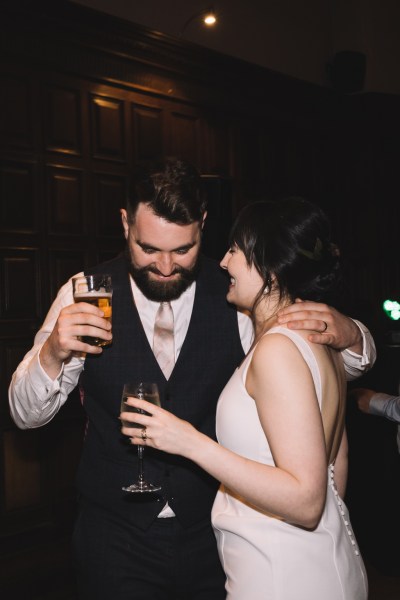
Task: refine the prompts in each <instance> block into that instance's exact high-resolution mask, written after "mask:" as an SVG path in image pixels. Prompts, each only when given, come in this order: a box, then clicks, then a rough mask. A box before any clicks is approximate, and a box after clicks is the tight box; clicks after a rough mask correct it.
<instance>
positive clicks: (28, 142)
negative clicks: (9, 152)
mask: <svg viewBox="0 0 400 600" xmlns="http://www.w3.org/2000/svg"><path fill="white" fill-rule="evenodd" d="M0 89H1V90H2V93H1V94H0V145H1V146H4V147H6V148H13V147H16V148H24V149H25V148H30V147H32V143H33V137H32V136H33V132H32V110H31V100H32V90H31V86H30V82H29V81H27V80H26V79H25V78H24V77H23V76H21V77H20V78H19V77H11V76H7V75H4V74H0Z"/></svg>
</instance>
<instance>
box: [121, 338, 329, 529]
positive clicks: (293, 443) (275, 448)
mask: <svg viewBox="0 0 400 600" xmlns="http://www.w3.org/2000/svg"><path fill="white" fill-rule="evenodd" d="M289 365H290V368H289ZM247 386H248V390H249V392H250V395H251V396H252V397H253V398H254V399H255V402H256V404H257V409H258V413H259V417H260V421H261V424H262V426H263V428H264V431H265V433H266V436H267V439H268V441H269V444H270V446H271V450H272V453H273V457H274V461H275V464H276V466H275V467H273V466H269V465H265V464H261V463H259V462H256V461H252V460H249V459H247V458H244V457H242V456H239V455H237V454H235V453H234V452H231V451H230V450H228V449H226V448H224V447H222V446H221V445H219V444H217V443H216V442H214V441H213V440H211V439H210V438H208V437H207V436H205V435H204V434H202V433H200V432H198V431H197V430H196V429H194V427H193V426H192V425H190V424H189V423H187V422H186V421H182V420H180V419H178V418H177V417H175V416H174V415H172V414H171V413H169V412H167V411H165V410H163V409H161V408H159V407H155V406H153V405H151V404H149V403H147V402H145V401H143V400H138V399H131V400H129V404H132V405H133V406H136V407H138V408H143V409H145V410H146V411H148V412H149V413H150V414H151V415H152V416H150V417H149V416H145V415H138V414H135V413H123V415H121V416H122V418H123V419H124V420H131V421H132V422H137V423H139V424H141V425H143V426H146V428H147V442H146V443H147V445H149V446H152V447H154V448H158V449H160V450H164V451H166V452H171V453H174V454H180V455H182V456H185V457H187V458H189V459H191V460H193V461H194V462H195V463H197V464H198V465H199V466H200V467H202V468H203V469H204V470H205V471H207V472H208V473H210V474H211V475H212V476H213V477H215V478H216V479H218V480H219V481H221V482H222V483H223V484H224V485H225V486H227V487H228V488H230V489H231V490H232V491H234V492H235V493H237V494H239V495H240V496H242V497H243V498H245V499H246V500H247V501H248V502H250V503H252V504H254V505H255V506H257V507H259V508H260V509H262V510H264V511H267V512H270V513H272V514H274V515H277V516H279V517H281V518H283V519H285V520H287V521H289V522H292V523H296V524H298V525H301V526H303V527H307V528H313V527H315V526H316V525H317V523H318V521H319V518H320V515H321V512H322V510H323V505H324V501H325V494H326V481H327V460H326V450H325V440H324V434H323V428H322V421H321V414H320V410H319V406H318V402H317V398H316V395H315V390H314V384H313V381H312V377H311V374H310V371H309V368H308V367H307V365H306V363H305V362H304V360H303V358H302V356H301V355H300V353H299V351H298V350H297V348H296V347H295V345H294V344H293V343H292V342H291V340H289V339H287V338H286V337H284V336H281V335H277V334H271V335H268V336H266V337H265V338H263V340H262V341H261V342H260V343H259V344H258V346H257V349H256V351H255V353H254V355H253V360H252V364H251V366H250V369H249V372H248V378H247ZM244 422H245V417H244ZM122 432H123V433H124V434H125V435H128V436H130V437H131V439H132V442H133V443H134V444H142V443H143V441H142V438H141V430H140V429H136V430H135V429H132V428H126V427H124V428H123V429H122Z"/></svg>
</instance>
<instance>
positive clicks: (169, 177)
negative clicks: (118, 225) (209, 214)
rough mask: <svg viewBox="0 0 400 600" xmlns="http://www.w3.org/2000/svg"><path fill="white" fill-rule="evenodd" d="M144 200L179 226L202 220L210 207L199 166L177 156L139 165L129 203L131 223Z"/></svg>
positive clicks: (155, 210)
mask: <svg viewBox="0 0 400 600" xmlns="http://www.w3.org/2000/svg"><path fill="white" fill-rule="evenodd" d="M140 203H144V204H146V205H147V206H148V207H149V208H151V209H152V210H153V212H154V213H155V214H156V215H157V216H159V217H162V218H163V219H165V220H166V221H169V222H171V223H177V224H178V225H189V224H190V223H194V222H196V221H201V220H202V218H203V215H204V213H205V211H206V206H207V203H206V197H205V190H204V185H203V182H202V179H201V177H200V174H199V173H198V171H197V170H196V168H195V167H194V166H193V165H191V164H190V163H188V162H186V161H184V160H180V159H178V158H174V157H171V158H166V159H164V160H161V161H156V162H152V163H144V164H140V165H138V166H137V168H136V169H135V172H134V173H133V177H132V180H131V185H130V191H129V194H128V199H127V206H126V209H127V213H128V219H129V221H130V222H131V223H132V222H133V221H134V220H135V215H136V211H137V208H138V205H139V204H140Z"/></svg>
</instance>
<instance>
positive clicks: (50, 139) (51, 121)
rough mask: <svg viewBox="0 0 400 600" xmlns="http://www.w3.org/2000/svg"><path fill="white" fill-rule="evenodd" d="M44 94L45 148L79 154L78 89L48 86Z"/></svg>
mask: <svg viewBox="0 0 400 600" xmlns="http://www.w3.org/2000/svg"><path fill="white" fill-rule="evenodd" d="M44 94H45V100H44V107H45V112H44V130H45V148H46V150H49V151H52V152H59V153H66V154H74V155H80V154H81V153H82V139H81V138H82V136H81V129H82V126H81V123H82V116H81V97H80V92H79V90H73V89H71V90H69V89H63V88H60V87H55V86H48V87H46V88H45V89H44Z"/></svg>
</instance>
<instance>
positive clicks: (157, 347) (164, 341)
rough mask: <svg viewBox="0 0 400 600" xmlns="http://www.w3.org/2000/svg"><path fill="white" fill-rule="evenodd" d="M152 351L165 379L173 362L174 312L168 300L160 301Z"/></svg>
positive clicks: (169, 373)
mask: <svg viewBox="0 0 400 600" xmlns="http://www.w3.org/2000/svg"><path fill="white" fill-rule="evenodd" d="M153 351H154V356H155V357H156V359H157V361H158V364H159V365H160V368H161V370H162V372H163V373H164V375H165V377H166V379H169V377H170V375H171V373H172V369H173V368H174V364H175V349H174V313H173V312H172V308H171V304H170V302H161V304H160V306H159V308H158V311H157V314H156V320H155V323H154V337H153Z"/></svg>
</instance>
